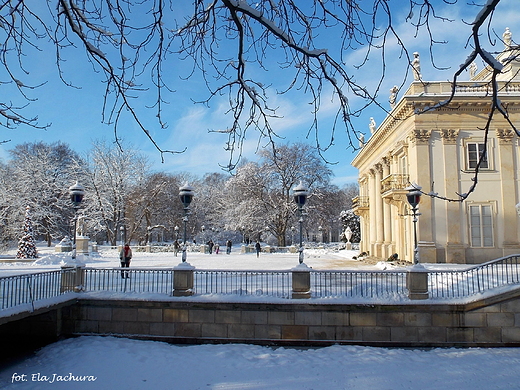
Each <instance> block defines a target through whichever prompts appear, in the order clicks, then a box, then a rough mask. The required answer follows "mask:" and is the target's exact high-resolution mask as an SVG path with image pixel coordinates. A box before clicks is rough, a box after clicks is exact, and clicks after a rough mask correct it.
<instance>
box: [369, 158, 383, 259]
mask: <svg viewBox="0 0 520 390" xmlns="http://www.w3.org/2000/svg"><path fill="white" fill-rule="evenodd" d="M382 176H383V168H382V167H381V164H376V169H375V177H374V193H373V199H374V203H375V220H373V221H371V224H375V225H376V226H375V228H376V242H375V253H373V254H372V255H373V256H376V257H383V250H382V249H383V241H384V229H383V223H384V220H383V198H382V196H381V179H382Z"/></svg>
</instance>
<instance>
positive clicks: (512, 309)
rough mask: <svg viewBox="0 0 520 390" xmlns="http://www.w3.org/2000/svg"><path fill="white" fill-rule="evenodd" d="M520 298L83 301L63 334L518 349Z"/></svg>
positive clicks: (67, 318) (70, 310) (68, 313)
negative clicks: (439, 301) (397, 302)
mask: <svg viewBox="0 0 520 390" xmlns="http://www.w3.org/2000/svg"><path fill="white" fill-rule="evenodd" d="M519 296H520V293H519V291H518V290H515V291H511V292H508V293H505V294H502V295H500V296H495V297H493V298H489V299H485V300H482V301H479V302H474V303H471V304H465V305H460V304H456V305H450V304H431V303H427V302H423V303H420V304H406V305H386V304H380V305H338V304H313V303H307V302H306V303H301V301H300V302H298V303H286V304H285V303H284V304H279V303H263V304H260V303H216V302H194V301H186V300H185V301H171V300H169V301H163V302H143V301H112V300H86V299H80V300H79V301H78V303H77V304H75V305H72V306H68V307H64V308H63V309H62V310H63V314H62V318H63V326H62V333H63V334H69V335H73V334H104V335H109V334H117V335H134V336H135V335H137V336H139V337H143V338H150V339H162V340H168V341H172V342H222V341H229V342H249V343H262V344H295V345H300V344H314V345H327V344H334V343H344V344H362V345H379V346H384V345H387V346H421V347H428V346H517V345H520V299H519Z"/></svg>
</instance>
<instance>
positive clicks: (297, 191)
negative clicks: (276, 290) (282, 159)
mask: <svg viewBox="0 0 520 390" xmlns="http://www.w3.org/2000/svg"><path fill="white" fill-rule="evenodd" d="M293 196H294V203H296V205H297V206H298V211H299V213H300V219H299V220H298V222H299V224H300V249H299V250H298V251H299V256H298V260H299V262H300V264H302V263H303V206H305V202H306V201H307V196H309V190H308V189H307V187H305V186H304V185H303V183H302V182H301V181H300V184H298V185H297V186H296V187H294V189H293Z"/></svg>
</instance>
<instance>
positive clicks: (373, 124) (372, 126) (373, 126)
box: [368, 117, 376, 134]
mask: <svg viewBox="0 0 520 390" xmlns="http://www.w3.org/2000/svg"><path fill="white" fill-rule="evenodd" d="M368 128H369V129H370V134H374V133H375V131H376V121H375V120H374V118H372V117H371V118H370V123H369V124H368Z"/></svg>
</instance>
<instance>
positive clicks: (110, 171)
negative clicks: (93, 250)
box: [84, 141, 149, 245]
mask: <svg viewBox="0 0 520 390" xmlns="http://www.w3.org/2000/svg"><path fill="white" fill-rule="evenodd" d="M148 170H149V164H148V161H147V159H146V158H145V157H144V156H143V155H142V154H141V153H139V152H137V151H136V150H135V149H133V148H132V146H130V145H128V146H127V145H125V147H124V149H121V148H119V147H117V146H116V145H109V144H108V143H107V142H102V141H97V142H95V143H94V144H93V145H92V149H91V151H90V153H89V170H88V173H87V178H86V182H85V183H84V186H85V188H86V196H85V197H86V198H87V197H88V198H89V204H88V206H87V208H86V210H85V214H86V215H88V217H89V219H88V220H87V223H88V224H89V226H90V227H91V228H93V227H95V226H97V227H98V228H99V229H103V230H104V231H105V233H106V235H107V240H108V241H109V242H110V243H111V244H112V245H116V241H117V240H118V239H119V229H120V227H121V226H123V227H125V229H127V228H128V226H127V220H126V216H125V208H126V206H127V202H128V197H129V195H130V193H131V192H132V191H133V189H134V187H135V186H139V185H140V184H141V183H143V181H144V180H145V178H146V175H147V173H148Z"/></svg>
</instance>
